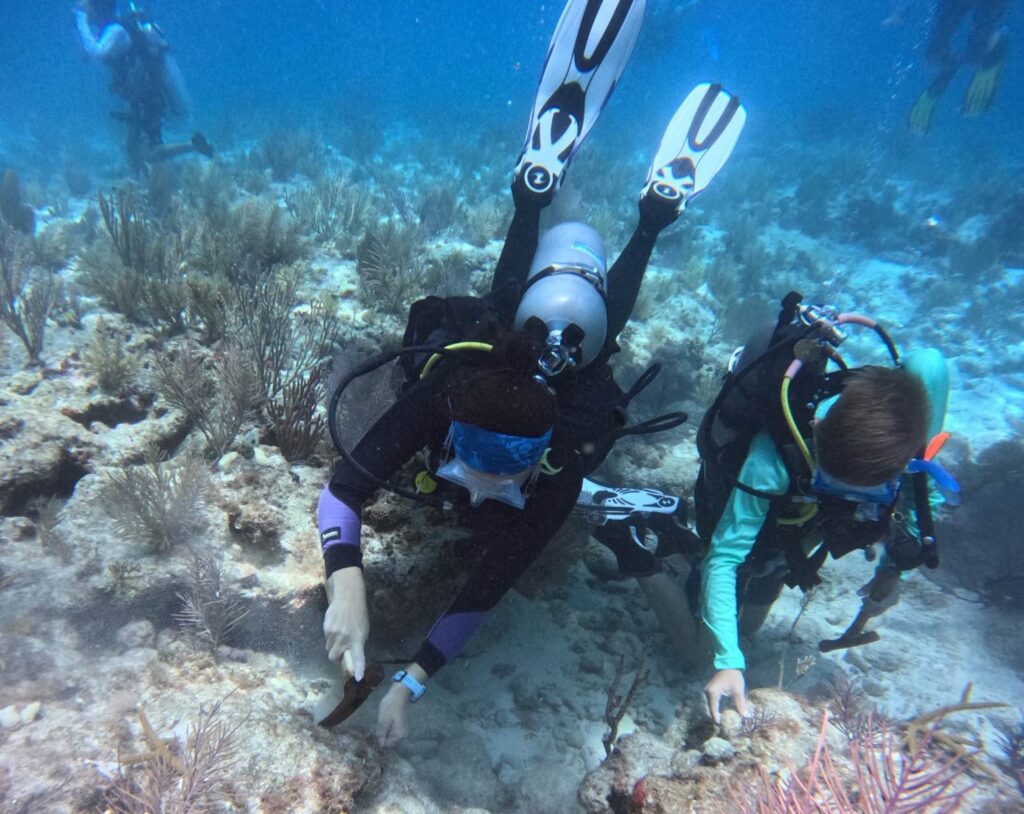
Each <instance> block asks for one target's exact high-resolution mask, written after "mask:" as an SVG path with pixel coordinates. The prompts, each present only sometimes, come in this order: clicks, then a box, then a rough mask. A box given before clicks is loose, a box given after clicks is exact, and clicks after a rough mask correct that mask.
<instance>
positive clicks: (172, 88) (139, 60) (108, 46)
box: [74, 0, 213, 172]
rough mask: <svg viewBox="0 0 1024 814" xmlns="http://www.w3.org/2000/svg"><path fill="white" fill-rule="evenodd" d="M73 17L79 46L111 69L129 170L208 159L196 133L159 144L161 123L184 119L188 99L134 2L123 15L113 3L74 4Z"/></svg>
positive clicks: (158, 36) (161, 42) (83, 0)
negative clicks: (121, 105) (192, 157)
mask: <svg viewBox="0 0 1024 814" xmlns="http://www.w3.org/2000/svg"><path fill="white" fill-rule="evenodd" d="M74 13H75V25H76V27H77V29H78V37H79V40H80V41H81V43H82V48H84V49H85V52H86V53H87V54H88V55H89V56H90V57H91V58H93V59H97V60H99V61H100V62H102V63H103V64H104V65H106V66H107V67H108V68H110V76H111V83H110V89H111V91H112V92H113V93H115V94H116V95H117V96H119V97H120V98H121V99H123V100H124V102H125V103H126V105H127V109H126V110H125V111H123V112H120V113H117V114H115V116H116V118H119V119H122V120H123V121H124V122H125V124H127V126H128V138H127V140H126V151H127V154H128V162H129V165H130V166H131V168H132V170H134V171H136V172H137V171H140V170H142V169H144V167H145V165H146V164H151V163H154V162H159V161H167V160H168V159H171V158H176V157H177V156H181V155H186V154H188V153H199V154H201V155H204V156H206V157H207V158H210V157H211V156H213V148H212V147H211V146H210V144H209V142H207V140H206V139H205V138H204V137H203V136H202V134H200V133H196V134H195V135H194V136H192V139H191V141H186V142H181V143H178V144H164V141H163V123H164V119H165V118H167V117H168V116H173V117H177V118H185V117H187V116H188V115H189V114H190V113H191V109H192V101H191V99H190V98H189V94H188V90H187V89H186V87H185V81H184V79H183V78H182V76H181V72H180V71H179V70H178V66H177V63H176V62H175V60H174V58H173V57H172V56H171V55H170V54H169V53H168V51H169V46H168V44H167V40H166V39H165V38H164V35H163V32H162V31H160V29H159V27H157V25H156V24H155V23H154V22H153V21H152V20H151V19H150V18H149V15H148V14H147V13H146V12H145V11H143V10H142V9H141V8H140V7H138V6H136V5H135V4H134V3H132V4H131V9H130V11H129V12H128V13H127V14H124V15H118V13H117V3H116V0H79V2H78V3H76V4H75V8H74Z"/></svg>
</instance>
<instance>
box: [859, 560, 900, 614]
mask: <svg viewBox="0 0 1024 814" xmlns="http://www.w3.org/2000/svg"><path fill="white" fill-rule="evenodd" d="M857 594H858V596H861V597H863V599H864V601H863V602H862V603H861V611H862V612H863V613H866V614H867V615H868V616H869V617H872V616H881V615H882V614H883V613H885V612H886V611H887V610H889V608H891V607H893V606H894V605H895V604H896V603H897V602H899V601H900V572H899V571H897V570H896V569H895V568H881V569H879V570H878V572H877V573H876V574H875V576H874V577H873V578H872V579H871V581H870V582H869V583H868V584H867V585H865V586H864V587H863V588H861V589H860V590H859V591H857Z"/></svg>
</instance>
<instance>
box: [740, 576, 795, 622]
mask: <svg viewBox="0 0 1024 814" xmlns="http://www.w3.org/2000/svg"><path fill="white" fill-rule="evenodd" d="M784 584H785V583H784V582H783V579H782V577H781V576H775V575H768V576H764V577H753V578H751V579H750V580H749V581H748V582H747V585H746V588H745V589H744V591H743V601H742V603H741V604H740V615H739V629H740V634H741V635H743V636H752V635H753V634H754V633H756V632H757V631H758V630H760V629H761V626H762V625H763V624H764V620H765V619H766V618H767V617H768V612H769V611H770V610H771V609H772V605H774V604H775V601H776V600H777V599H778V598H779V595H780V594H781V593H782V588H783V585H784Z"/></svg>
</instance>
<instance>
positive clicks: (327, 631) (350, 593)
mask: <svg viewBox="0 0 1024 814" xmlns="http://www.w3.org/2000/svg"><path fill="white" fill-rule="evenodd" d="M327 599H328V601H329V602H330V604H329V605H328V606H327V613H325V614H324V639H325V643H326V647H327V657H328V658H329V659H330V660H331V661H339V660H340V661H341V662H342V665H343V669H344V672H345V673H346V675H352V676H355V679H356V681H362V680H363V673H364V672H365V671H366V652H365V650H364V647H365V645H366V639H367V637H368V636H369V635H370V615H369V613H368V611H367V609H366V584H365V583H364V582H363V571H362V569H361V568H356V567H354V566H353V567H351V568H342V569H341V570H340V571H335V572H334V573H333V574H331V575H330V577H328V578H327Z"/></svg>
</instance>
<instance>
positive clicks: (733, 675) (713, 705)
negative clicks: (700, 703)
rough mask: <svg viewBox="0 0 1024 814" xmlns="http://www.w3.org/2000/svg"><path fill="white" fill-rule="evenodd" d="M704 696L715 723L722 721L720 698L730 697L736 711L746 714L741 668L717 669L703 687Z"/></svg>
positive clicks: (745, 696) (745, 693)
mask: <svg viewBox="0 0 1024 814" xmlns="http://www.w3.org/2000/svg"><path fill="white" fill-rule="evenodd" d="M704 697H705V698H707V701H708V713H709V714H710V715H711V720H712V721H714V722H715V724H716V725H718V724H721V723H722V709H721V705H722V699H723V698H727V697H731V698H732V702H733V703H734V704H735V705H736V711H737V712H738V713H739V714H740V715H741V716H744V717H745V716H746V714H747V685H746V682H745V681H744V680H743V671H742V670H719V671H718V672H717V673H715V674H714V676H712V678H711V680H710V681H709V682H708V683H707V686H706V687H704Z"/></svg>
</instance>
